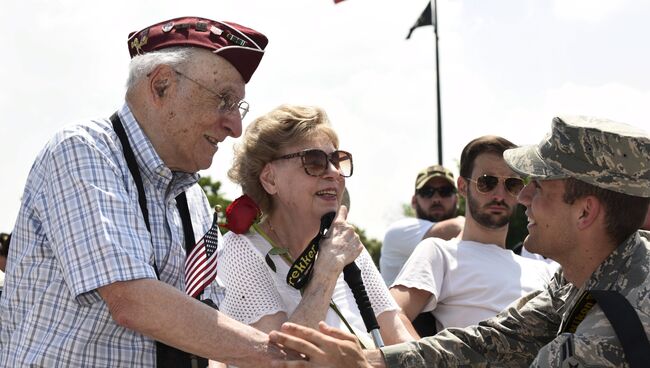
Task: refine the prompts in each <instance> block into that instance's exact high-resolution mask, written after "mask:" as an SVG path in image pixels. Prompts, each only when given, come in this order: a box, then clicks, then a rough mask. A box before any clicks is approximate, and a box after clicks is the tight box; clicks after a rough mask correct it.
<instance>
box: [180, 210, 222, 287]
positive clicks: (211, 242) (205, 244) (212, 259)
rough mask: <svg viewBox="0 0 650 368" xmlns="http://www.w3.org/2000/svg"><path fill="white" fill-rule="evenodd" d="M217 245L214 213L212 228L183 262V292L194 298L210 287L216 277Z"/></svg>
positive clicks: (217, 230) (217, 235) (217, 227)
mask: <svg viewBox="0 0 650 368" xmlns="http://www.w3.org/2000/svg"><path fill="white" fill-rule="evenodd" d="M218 245H219V225H218V221H217V213H216V211H215V213H214V220H213V221H212V226H211V227H210V230H208V232H207V233H205V235H203V237H202V238H201V240H199V242H198V243H196V245H195V246H194V248H192V251H191V252H190V254H189V255H188V256H187V259H186V260H185V292H186V293H187V295H189V296H191V297H193V298H195V297H196V296H197V295H199V294H200V293H201V291H203V289H205V287H206V286H208V285H210V283H211V282H212V281H214V278H215V276H217V246H218Z"/></svg>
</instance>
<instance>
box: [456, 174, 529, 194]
mask: <svg viewBox="0 0 650 368" xmlns="http://www.w3.org/2000/svg"><path fill="white" fill-rule="evenodd" d="M465 179H467V180H469V181H471V182H472V183H476V190H478V191H479V192H480V193H489V192H491V191H493V190H494V188H496V187H497V185H498V184H499V182H500V181H503V185H504V186H505V188H506V190H507V191H508V193H510V194H511V195H513V196H517V195H518V194H519V192H521V190H522V189H524V186H525V183H524V180H523V179H521V178H513V177H504V176H494V175H481V176H479V177H478V178H476V180H474V179H471V178H465Z"/></svg>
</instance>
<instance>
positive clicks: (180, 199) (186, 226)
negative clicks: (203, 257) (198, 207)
mask: <svg viewBox="0 0 650 368" xmlns="http://www.w3.org/2000/svg"><path fill="white" fill-rule="evenodd" d="M176 208H178V213H179V214H180V215H181V221H182V223H183V235H185V251H186V252H187V254H188V255H189V254H190V252H191V251H192V248H193V247H194V245H195V244H196V242H195V241H194V230H193V229H192V220H191V218H190V208H189V207H188V206H187V196H186V195H185V192H182V193H181V194H179V195H178V196H176Z"/></svg>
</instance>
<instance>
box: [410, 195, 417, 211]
mask: <svg viewBox="0 0 650 368" xmlns="http://www.w3.org/2000/svg"><path fill="white" fill-rule="evenodd" d="M416 195H417V194H413V197H411V207H412V208H413V209H415V208H416V207H417V204H418V202H417V199H416V198H415V196H416Z"/></svg>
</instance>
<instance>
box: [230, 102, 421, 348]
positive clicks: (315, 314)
mask: <svg viewBox="0 0 650 368" xmlns="http://www.w3.org/2000/svg"><path fill="white" fill-rule="evenodd" d="M338 145H339V141H338V137H337V135H336V133H335V132H334V130H333V129H332V127H331V126H330V124H329V121H328V118H327V116H326V114H325V112H324V111H323V110H321V109H319V108H315V107H306V106H290V105H284V106H280V107H278V108H276V109H275V110H273V111H271V112H270V113H268V114H266V115H264V116H262V117H260V118H258V119H257V120H255V121H254V122H253V123H252V124H251V125H250V126H249V127H248V129H247V130H246V133H245V135H244V138H243V143H241V144H240V146H238V147H237V149H236V154H235V160H234V165H233V167H232V168H231V169H230V171H229V172H228V175H229V177H230V178H231V179H232V180H233V181H235V182H236V183H238V184H240V185H241V186H242V189H243V192H244V194H246V195H248V196H249V197H251V198H252V199H253V200H254V201H255V202H256V203H257V204H258V205H259V207H260V209H261V210H262V213H263V216H262V217H261V221H260V223H259V224H256V225H254V226H252V227H251V228H250V230H249V231H247V232H245V233H242V234H235V233H234V232H230V233H228V234H227V235H226V236H225V238H224V248H223V250H222V252H223V253H222V255H221V257H220V259H219V264H218V273H219V276H220V277H221V278H222V279H223V281H224V283H225V286H226V296H225V299H224V301H223V302H222V304H221V310H222V311H223V312H225V313H226V314H228V315H230V316H232V317H233V318H235V319H237V320H239V321H241V322H243V323H247V324H249V325H251V326H254V327H256V328H258V329H260V330H262V331H264V332H269V331H271V330H274V329H275V330H277V329H279V328H280V326H281V325H282V323H283V322H286V321H291V322H294V323H298V324H301V325H304V326H308V327H313V328H317V326H318V322H319V321H322V320H324V321H326V322H327V323H328V324H331V325H334V326H338V327H340V328H342V329H344V330H346V331H350V332H352V333H354V334H355V335H356V336H357V337H358V338H359V341H360V342H361V343H362V345H363V346H365V347H369V346H372V344H373V343H372V340H371V339H370V338H369V335H368V334H367V332H366V328H365V327H364V324H363V321H362V319H361V316H360V313H359V309H358V308H357V305H356V303H355V300H354V297H353V295H352V292H351V291H350V289H349V288H348V286H347V285H346V284H345V281H344V280H343V274H342V271H343V268H344V266H346V265H347V264H349V263H351V262H356V264H357V266H358V267H359V268H360V269H361V274H362V279H363V281H364V284H365V286H366V291H367V294H368V296H369V299H370V302H371V304H372V307H373V310H374V312H375V315H376V317H377V321H378V322H379V325H380V332H381V335H382V339H383V340H384V342H385V343H386V344H395V343H398V342H403V341H407V340H411V339H412V337H411V335H410V334H409V330H407V328H406V326H405V325H404V324H403V323H402V321H401V320H400V318H399V315H398V306H397V304H396V303H395V301H394V300H393V299H392V297H391V295H390V293H389V292H388V290H387V288H386V286H385V285H384V283H383V282H382V278H381V276H380V274H379V272H378V271H377V269H376V267H375V266H374V264H373V262H372V259H371V258H370V255H369V254H368V252H367V251H366V250H365V249H364V247H363V244H361V242H360V240H359V237H358V236H357V234H356V233H355V232H354V229H353V227H352V226H351V225H350V224H348V223H347V222H346V216H347V209H346V208H345V206H343V207H341V200H342V198H343V192H344V189H345V178H346V177H349V176H351V175H352V155H351V154H350V153H348V152H345V151H341V150H339V149H338ZM339 208H340V209H339ZM333 211H336V212H337V216H336V218H335V219H334V222H333V223H332V225H331V227H330V229H329V232H328V233H327V236H326V237H325V238H323V239H322V240H321V242H320V251H319V253H318V256H317V257H316V260H315V263H314V264H313V272H312V275H311V280H310V281H309V282H308V283H307V284H306V286H304V287H303V289H302V290H298V289H296V288H294V287H292V286H290V285H288V284H287V274H288V272H289V270H290V267H291V264H292V262H293V261H294V260H295V259H297V258H298V257H300V255H301V254H302V253H303V251H304V250H305V249H306V248H307V247H308V245H309V244H310V242H311V240H312V239H313V238H314V236H315V235H316V234H317V233H318V232H319V229H320V226H321V217H322V216H323V215H324V214H326V213H329V212H333Z"/></svg>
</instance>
